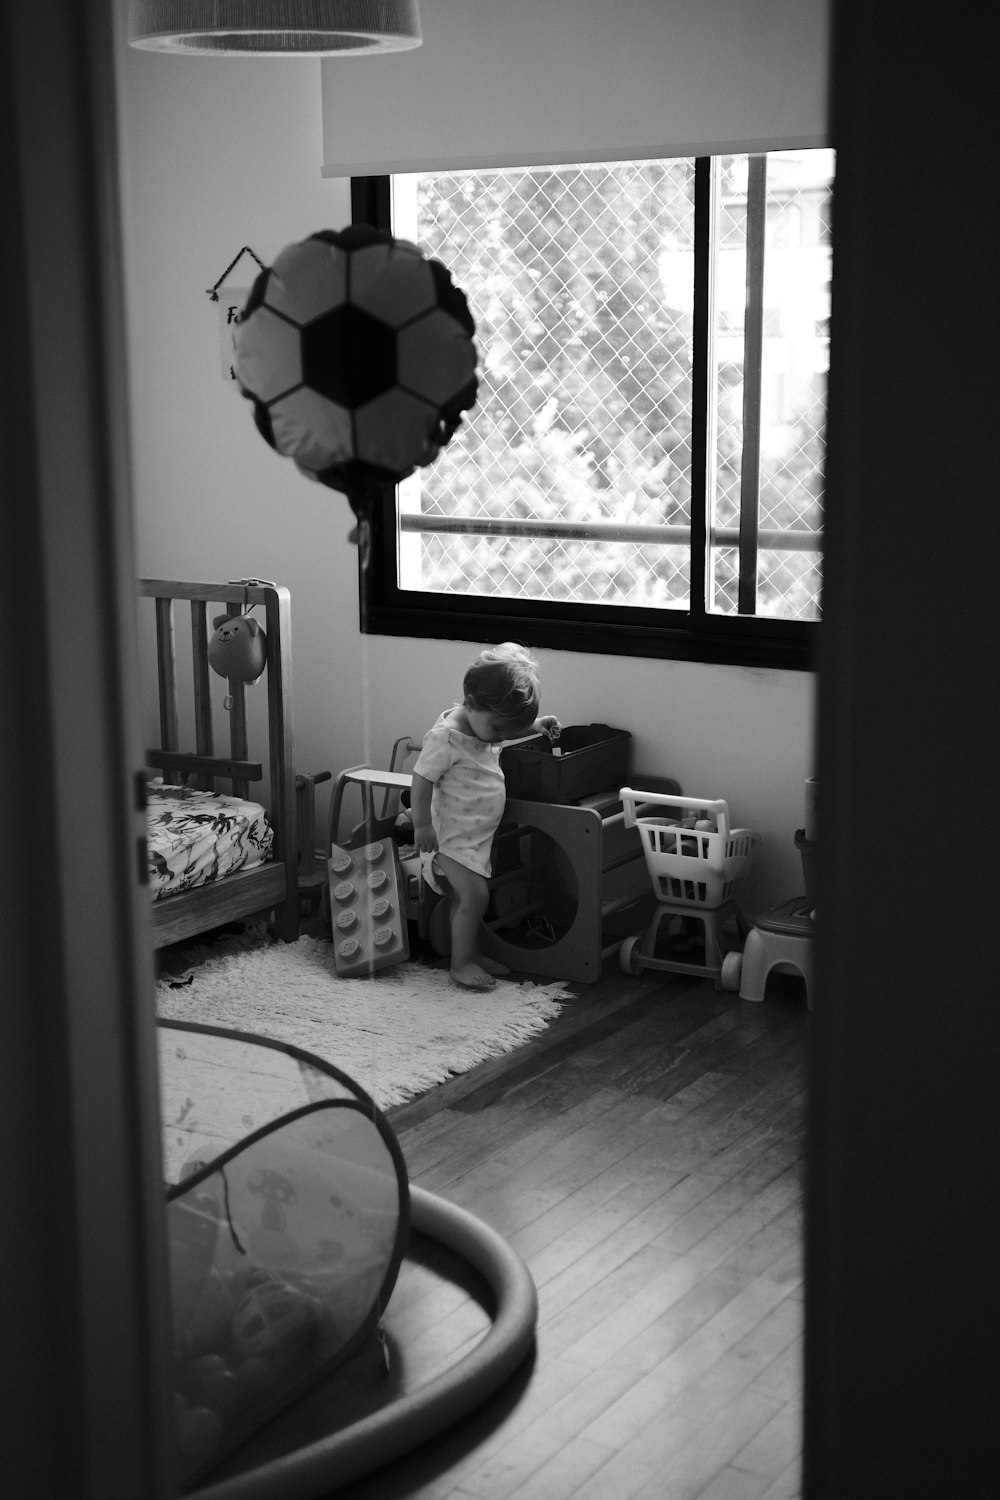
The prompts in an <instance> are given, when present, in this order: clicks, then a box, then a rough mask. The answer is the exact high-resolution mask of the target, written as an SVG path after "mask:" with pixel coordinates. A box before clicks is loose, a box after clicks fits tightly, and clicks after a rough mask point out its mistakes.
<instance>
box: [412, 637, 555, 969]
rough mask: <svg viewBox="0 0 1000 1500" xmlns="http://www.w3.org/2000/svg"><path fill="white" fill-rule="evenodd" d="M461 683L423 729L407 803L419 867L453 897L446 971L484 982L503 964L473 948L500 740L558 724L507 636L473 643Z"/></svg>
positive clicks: (496, 793) (483, 899)
mask: <svg viewBox="0 0 1000 1500" xmlns="http://www.w3.org/2000/svg"><path fill="white" fill-rule="evenodd" d="M462 692H463V694H464V697H463V699H462V702H461V703H457V704H455V706H454V707H453V708H449V709H446V710H445V712H444V713H443V714H441V715H440V716H439V718H438V719H437V721H436V722H435V724H434V725H433V727H432V728H431V729H430V730H428V732H427V735H426V737H425V739H424V743H423V748H422V749H421V751H420V755H419V757H418V758H417V761H416V763H415V765H414V767H413V785H412V788H411V791H410V812H411V814H412V817H413V836H414V842H415V843H416V846H417V848H418V849H419V850H420V855H421V860H420V862H421V869H422V870H423V872H424V877H425V879H427V881H428V882H429V884H430V885H431V887H432V888H433V889H434V890H436V891H441V892H442V894H444V895H447V896H449V897H450V899H451V912H450V919H451V977H452V980H453V981H454V983H455V984H459V985H463V986H464V987H465V988H466V989H472V990H488V989H492V988H493V987H494V985H495V984H496V978H495V976H496V975H497V974H505V973H507V972H508V971H507V969H506V968H505V967H504V965H503V964H498V963H496V962H495V961H493V960H491V959H487V958H484V957H483V956H482V954H481V953H480V952H479V927H480V923H481V922H482V919H483V916H484V914H485V911H486V906H487V902H488V900H489V887H488V885H487V881H488V879H489V876H490V850H491V848H492V844H493V835H494V834H495V833H496V830H497V827H498V826H499V823H500V819H501V818H502V817H503V810H504V804H505V802H506V800H507V793H506V790H505V788H504V777H503V771H502V770H501V769H500V749H501V746H502V745H503V743H504V741H505V740H516V739H521V738H523V737H524V736H526V735H529V734H545V735H547V736H548V738H549V739H552V740H554V739H558V737H559V734H560V732H561V725H560V723H559V720H558V719H557V718H555V717H554V716H553V715H551V714H549V715H546V717H545V718H539V717H538V708H539V702H540V695H539V687H538V668H537V666H536V664H535V662H534V660H533V658H532V657H531V656H530V655H529V654H528V652H527V651H525V650H524V649H523V648H522V647H520V646H517V645H515V644H514V643H513V642H512V641H506V642H505V643H504V644H503V645H502V646H491V647H489V648H487V650H485V651H483V652H481V653H480V655H479V656H478V657H477V658H476V660H475V661H474V662H473V663H472V665H471V667H469V669H468V671H467V672H466V674H465V678H464V680H463V683H462Z"/></svg>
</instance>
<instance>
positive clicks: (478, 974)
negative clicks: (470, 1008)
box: [450, 963, 497, 990]
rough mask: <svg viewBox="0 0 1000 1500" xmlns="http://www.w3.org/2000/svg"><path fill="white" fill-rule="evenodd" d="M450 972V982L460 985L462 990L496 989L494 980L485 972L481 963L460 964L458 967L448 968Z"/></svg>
mask: <svg viewBox="0 0 1000 1500" xmlns="http://www.w3.org/2000/svg"><path fill="white" fill-rule="evenodd" d="M450 974H451V981H452V983H453V984H458V985H461V987H462V989H464V990H492V989H496V983H497V982H496V980H495V979H494V978H493V975H492V974H488V973H487V972H486V970H485V969H484V968H483V966H482V964H478V963H467V964H461V965H460V967H459V968H457V969H452V970H450Z"/></svg>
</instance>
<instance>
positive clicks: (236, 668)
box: [208, 615, 267, 682]
mask: <svg viewBox="0 0 1000 1500" xmlns="http://www.w3.org/2000/svg"><path fill="white" fill-rule="evenodd" d="M212 624H213V625H214V626H215V634H214V635H213V636H212V639H211V640H210V641H209V643H208V664H209V666H210V667H211V668H212V670H213V672H218V674H219V676H220V677H227V678H229V679H230V680H232V681H234V682H256V681H257V678H258V677H259V676H260V674H261V673H262V672H263V670H264V665H265V663H266V661H267V636H266V634H265V632H264V631H263V629H262V628H261V626H260V625H258V624H257V621H256V620H255V619H253V617H252V616H251V615H218V616H217V617H216V618H215V619H214V620H213V621H212Z"/></svg>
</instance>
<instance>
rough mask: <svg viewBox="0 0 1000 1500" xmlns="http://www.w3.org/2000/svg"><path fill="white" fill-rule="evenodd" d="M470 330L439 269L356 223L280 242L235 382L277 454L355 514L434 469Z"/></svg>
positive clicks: (471, 365) (455, 411)
mask: <svg viewBox="0 0 1000 1500" xmlns="http://www.w3.org/2000/svg"><path fill="white" fill-rule="evenodd" d="M474 332H475V324H474V322H473V320H472V317H471V315H470V313H469V307H468V303H467V302H466V299H465V296H464V294H463V293H462V292H461V291H459V289H458V288H457V287H456V286H455V285H454V283H453V282H452V279H451V276H450V275H449V273H448V271H447V270H446V269H445V267H444V266H443V265H442V264H441V262H440V261H437V260H430V259H428V258H427V257H425V256H424V255H423V254H422V253H421V251H420V250H419V249H418V248H417V246H416V245H413V244H410V242H409V241H407V240H399V239H395V238H394V237H393V236H392V235H391V234H388V233H387V232H385V231H384V230H378V229H372V228H369V227H367V226H364V225H352V226H350V227H349V228H347V229H343V230H340V231H334V230H322V231H321V232H320V233H318V234H314V235H311V236H310V237H309V238H308V239H307V240H303V241H301V242H300V243H298V244H294V245H289V246H287V247H286V248H285V249H284V250H282V252H281V254H280V255H279V256H278V257H277V259H276V260H275V262H274V264H273V266H269V267H267V268H266V269H265V270H263V271H262V272H261V273H260V275H259V276H258V277H257V280H256V281H255V282H254V285H253V288H252V290H251V292H250V296H249V298H248V299H247V304H246V307H245V308H244V310H243V313H242V316H241V319H240V323H239V327H238V329H237V332H236V376H237V380H238V381H239V385H240V389H241V391H242V392H243V394H244V396H247V397H248V398H249V399H250V400H251V401H252V402H253V413H254V420H255V421H256V424H257V427H258V429H259V431H260V432H261V434H262V435H263V436H264V437H265V438H266V439H267V441H268V442H269V443H270V444H271V446H272V447H273V448H275V449H276V450H277V451H278V452H279V453H281V454H284V455H285V457H286V458H291V459H293V460H294V462H295V464H296V467H297V468H298V469H300V470H301V472H302V473H304V474H306V475H308V476H309V477H310V478H313V479H318V480H319V481H320V482H321V483H322V484H326V485H329V486H330V487H331V488H332V489H337V490H341V491H342V492H343V493H345V494H346V495H347V497H348V499H349V500H350V502H351V505H352V507H353V508H354V510H355V512H356V513H357V514H358V515H359V516H361V515H362V514H363V513H364V511H365V509H366V507H367V505H368V504H369V503H370V501H371V498H372V496H373V494H374V493H376V492H377V486H378V485H380V484H386V483H394V482H395V481H397V480H400V479H405V478H406V476H407V475H408V474H412V473H413V471H414V470H415V469H417V468H422V467H423V466H424V465H426V464H429V463H432V462H433V461H434V459H435V458H436V457H437V455H438V453H439V452H440V451H441V449H442V448H443V447H444V446H445V445H446V444H447V443H448V442H450V441H451V438H452V436H453V434H454V432H455V430H456V428H457V427H458V426H459V424H460V422H461V420H462V413H463V411H467V410H468V409H469V407H471V406H473V405H474V404H475V400H476V392H477V389H478V381H477V378H476V346H475V344H474V342H473V334H474Z"/></svg>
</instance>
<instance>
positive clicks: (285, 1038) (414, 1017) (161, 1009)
mask: <svg viewBox="0 0 1000 1500" xmlns="http://www.w3.org/2000/svg"><path fill="white" fill-rule="evenodd" d="M566 989H567V986H566V985H565V984H563V983H551V982H545V983H538V984H535V983H532V982H530V981H527V982H523V983H522V982H517V981H513V980H505V979H499V980H498V981H497V985H496V988H495V989H493V990H487V991H485V992H483V993H479V992H477V991H474V990H465V989H460V988H458V986H456V985H454V984H452V983H451V981H450V980H449V978H448V973H447V970H445V969H430V968H425V967H423V966H422V965H421V964H417V963H413V962H407V963H402V964H396V965H395V966H393V967H391V968H386V969H380V970H377V971H376V972H375V973H374V974H372V975H371V976H370V977H367V978H349V979H346V978H342V977H341V976H340V975H339V974H338V973H337V971H336V967H335V964H334V956H333V944H332V943H331V942H330V941H329V940H326V939H323V938H315V937H301V938H299V939H298V941H297V942H295V943H276V944H274V945H272V946H269V947H266V948H248V949H246V950H245V951H236V952H225V953H221V954H219V955H216V956H210V957H207V958H205V959H203V960H202V961H201V962H199V963H197V964H196V965H195V966H194V967H193V968H191V969H188V970H187V971H185V972H184V973H183V974H180V975H174V976H172V977H164V978H162V979H161V980H160V981H159V983H158V984H157V1009H158V1013H159V1015H160V1016H161V1017H162V1018H163V1019H164V1020H173V1021H197V1022H199V1023H201V1024H202V1025H208V1026H222V1027H225V1028H227V1029H229V1030H232V1031H243V1032H248V1033H251V1034H254V1035H257V1036H263V1037H270V1038H271V1039H272V1040H275V1041H279V1042H287V1043H290V1044H292V1045H293V1046H296V1047H301V1048H303V1049H304V1050H305V1051H307V1052H312V1053H314V1054H315V1055H316V1056H317V1057H320V1058H322V1059H324V1060H325V1061H327V1062H330V1063H332V1064H333V1065H334V1066H335V1067H338V1068H340V1069H341V1071H342V1072H344V1073H347V1074H348V1076H349V1077H351V1078H353V1079H354V1080H355V1081H356V1082H357V1083H359V1084H360V1085H361V1087H362V1088H363V1089H365V1090H366V1092H367V1093H368V1094H370V1095H371V1097H372V1098H373V1099H374V1100H375V1103H376V1104H377V1105H378V1106H379V1107H380V1108H382V1109H387V1108H389V1106H390V1105H393V1104H403V1103H405V1102H406V1100H407V1099H412V1098H413V1097H414V1095H416V1094H420V1093H422V1092H423V1091H424V1090H425V1089H427V1088H430V1087H432V1086H433V1085H434V1084H436V1083H443V1082H444V1081H445V1080H446V1079H448V1078H450V1077H452V1076H453V1075H454V1074H457V1073H464V1072H466V1071H467V1070H468V1069H469V1068H472V1067H475V1065H476V1064H477V1063H481V1062H485V1061H486V1060H487V1058H491V1057H498V1056H499V1055H500V1054H501V1053H504V1052H511V1051H513V1050H514V1048H515V1047H519V1046H520V1045H521V1044H522V1043H523V1042H526V1041H529V1040H530V1039H531V1038H532V1037H534V1036H537V1035H538V1034H539V1032H541V1031H544V1030H545V1027H546V1026H547V1025H548V1023H549V1021H551V1020H552V1019H553V1018H554V1017H555V1016H557V1015H558V1014H559V1012H560V1010H561V1009H562V1004H563V1001H564V1000H565V999H566V998H568V997H567V996H566Z"/></svg>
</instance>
